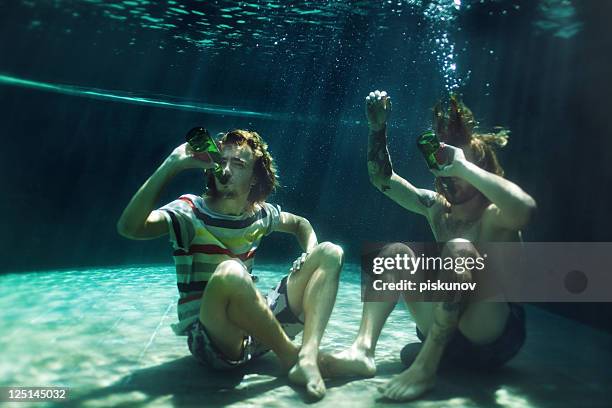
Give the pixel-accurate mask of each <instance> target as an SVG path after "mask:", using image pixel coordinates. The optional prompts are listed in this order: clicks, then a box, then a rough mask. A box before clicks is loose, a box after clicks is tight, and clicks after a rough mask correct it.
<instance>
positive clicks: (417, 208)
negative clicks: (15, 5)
mask: <svg viewBox="0 0 612 408" xmlns="http://www.w3.org/2000/svg"><path fill="white" fill-rule="evenodd" d="M390 113H391V97H389V96H388V95H387V93H386V92H385V91H382V92H379V91H375V92H370V95H368V96H367V97H366V116H367V118H368V126H369V129H370V130H369V136H368V174H369V176H370V182H371V183H372V184H373V185H374V186H375V187H376V188H377V189H379V190H380V191H381V192H382V193H383V194H385V195H386V196H387V197H389V198H391V199H392V200H393V201H395V202H396V203H398V204H399V205H401V206H402V207H404V208H406V209H407V210H410V211H413V212H416V213H418V214H421V215H424V216H426V217H429V215H430V212H431V209H432V208H433V207H434V204H436V203H442V202H443V200H441V199H440V197H438V196H439V195H438V194H437V193H436V192H434V191H431V190H424V189H419V188H416V187H414V186H413V185H412V184H410V183H409V182H408V181H406V180H405V179H403V178H402V177H400V176H398V175H397V174H396V173H395V172H394V171H393V166H392V165H391V157H390V156H389V150H388V148H387V118H388V117H389V114H390Z"/></svg>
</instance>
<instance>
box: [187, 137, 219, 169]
mask: <svg viewBox="0 0 612 408" xmlns="http://www.w3.org/2000/svg"><path fill="white" fill-rule="evenodd" d="M185 139H186V140H187V143H189V146H191V148H192V149H193V150H194V151H195V152H197V153H208V154H209V155H210V157H211V159H212V160H213V162H215V168H214V170H213V171H214V173H215V176H217V177H219V176H221V174H222V173H223V169H222V168H221V166H220V165H219V162H220V161H221V151H220V150H219V148H218V147H217V144H216V143H215V140H214V139H213V138H212V137H211V136H210V133H208V130H206V129H204V128H203V127H201V126H198V127H194V128H193V129H191V130H190V131H189V132H187V136H185Z"/></svg>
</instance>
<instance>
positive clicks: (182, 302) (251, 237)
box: [159, 194, 281, 335]
mask: <svg viewBox="0 0 612 408" xmlns="http://www.w3.org/2000/svg"><path fill="white" fill-rule="evenodd" d="M159 210H160V211H161V212H162V214H164V217H165V218H166V221H167V222H168V227H169V228H168V230H169V234H170V242H171V243H172V247H173V248H174V254H173V258H174V263H175V265H176V278H177V286H178V291H179V300H178V306H177V311H178V319H179V322H178V323H177V324H173V325H172V329H173V330H174V332H175V333H176V334H177V335H186V334H187V333H186V329H187V328H188V327H189V326H190V325H191V324H192V323H194V322H195V321H196V320H197V319H198V315H199V312H200V303H201V298H202V293H203V292H204V288H205V286H206V283H207V281H208V280H209V279H210V277H211V276H212V274H213V272H214V271H215V268H216V267H217V265H219V264H220V263H221V262H223V261H226V260H228V259H237V260H240V261H242V263H244V265H245V266H246V268H247V270H248V271H249V273H251V271H252V269H253V260H254V256H255V251H256V250H257V247H258V245H259V242H260V241H261V238H262V237H263V236H265V235H268V234H269V233H270V232H272V230H273V229H274V228H275V227H276V225H277V224H278V222H279V220H280V213H281V209H280V207H279V206H278V205H272V204H269V203H263V204H261V205H258V206H257V207H256V209H255V212H254V213H252V214H243V215H240V216H233V215H226V214H219V213H216V212H214V211H212V210H210V209H209V208H208V207H207V206H206V203H205V201H204V199H203V198H202V197H199V196H196V195H193V194H186V195H183V196H181V197H179V198H178V199H177V200H174V201H172V202H171V203H169V204H166V205H165V206H163V207H161V208H160V209H159Z"/></svg>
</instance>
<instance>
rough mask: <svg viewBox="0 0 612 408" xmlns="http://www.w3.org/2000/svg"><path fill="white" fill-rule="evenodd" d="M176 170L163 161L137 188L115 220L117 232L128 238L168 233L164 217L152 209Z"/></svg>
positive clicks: (153, 236)
mask: <svg viewBox="0 0 612 408" xmlns="http://www.w3.org/2000/svg"><path fill="white" fill-rule="evenodd" d="M175 174H176V170H175V169H173V168H172V166H171V165H170V164H169V163H168V162H167V161H164V163H162V164H161V165H160V166H159V167H158V168H157V170H155V172H154V173H153V175H151V177H149V179H148V180H147V181H145V183H144V184H143V185H142V186H141V187H140V188H139V189H138V191H137V192H136V194H134V196H133V197H132V199H131V200H130V202H129V204H128V205H127V207H126V208H125V210H123V214H121V217H120V218H119V221H118V222H117V232H119V234H120V235H122V236H124V237H126V238H130V239H152V238H157V237H159V236H162V235H164V234H167V233H168V225H167V223H166V220H165V218H164V217H163V215H162V214H160V213H159V212H158V211H153V210H154V208H155V204H156V203H157V200H158V199H159V195H160V194H161V192H162V190H163V189H164V187H165V186H166V184H168V182H169V181H170V180H171V179H172V178H173V177H174V176H175Z"/></svg>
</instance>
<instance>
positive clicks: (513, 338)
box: [401, 303, 526, 370]
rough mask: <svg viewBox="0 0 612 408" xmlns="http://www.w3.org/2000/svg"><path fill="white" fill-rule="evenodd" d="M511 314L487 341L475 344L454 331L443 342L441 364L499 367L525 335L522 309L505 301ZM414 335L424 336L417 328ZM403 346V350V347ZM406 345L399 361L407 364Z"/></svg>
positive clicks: (516, 348)
mask: <svg viewBox="0 0 612 408" xmlns="http://www.w3.org/2000/svg"><path fill="white" fill-rule="evenodd" d="M508 306H510V314H509V315H508V320H507V321H506V326H505V328H504V331H503V332H502V334H501V335H500V336H499V337H498V338H497V340H495V341H493V342H492V343H489V344H484V345H478V344H474V343H472V342H471V341H470V340H468V339H467V338H466V337H465V336H464V335H463V334H462V333H461V332H460V331H459V330H456V331H455V334H454V335H453V337H452V338H451V339H450V340H449V342H448V344H447V345H446V348H445V351H444V355H443V357H442V364H444V365H446V364H449V363H450V364H453V365H458V366H461V367H466V368H470V369H479V370H483V369H484V370H488V369H494V368H497V367H501V366H502V365H504V364H505V363H506V362H508V361H509V360H510V359H511V358H512V357H514V356H515V355H516V354H517V353H518V352H519V350H520V349H521V347H522V346H523V344H524V343H525V338H526V329H525V309H524V308H523V306H521V305H519V304H517V303H508ZM417 337H418V338H419V340H421V341H422V342H423V341H425V336H424V335H423V333H421V331H420V330H419V329H418V328H417ZM405 350H406V351H405ZM407 350H408V346H406V347H404V349H403V350H402V353H401V358H402V362H403V363H404V364H405V365H409V364H411V363H412V361H406V360H407V359H408V357H407V354H408V353H407Z"/></svg>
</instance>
